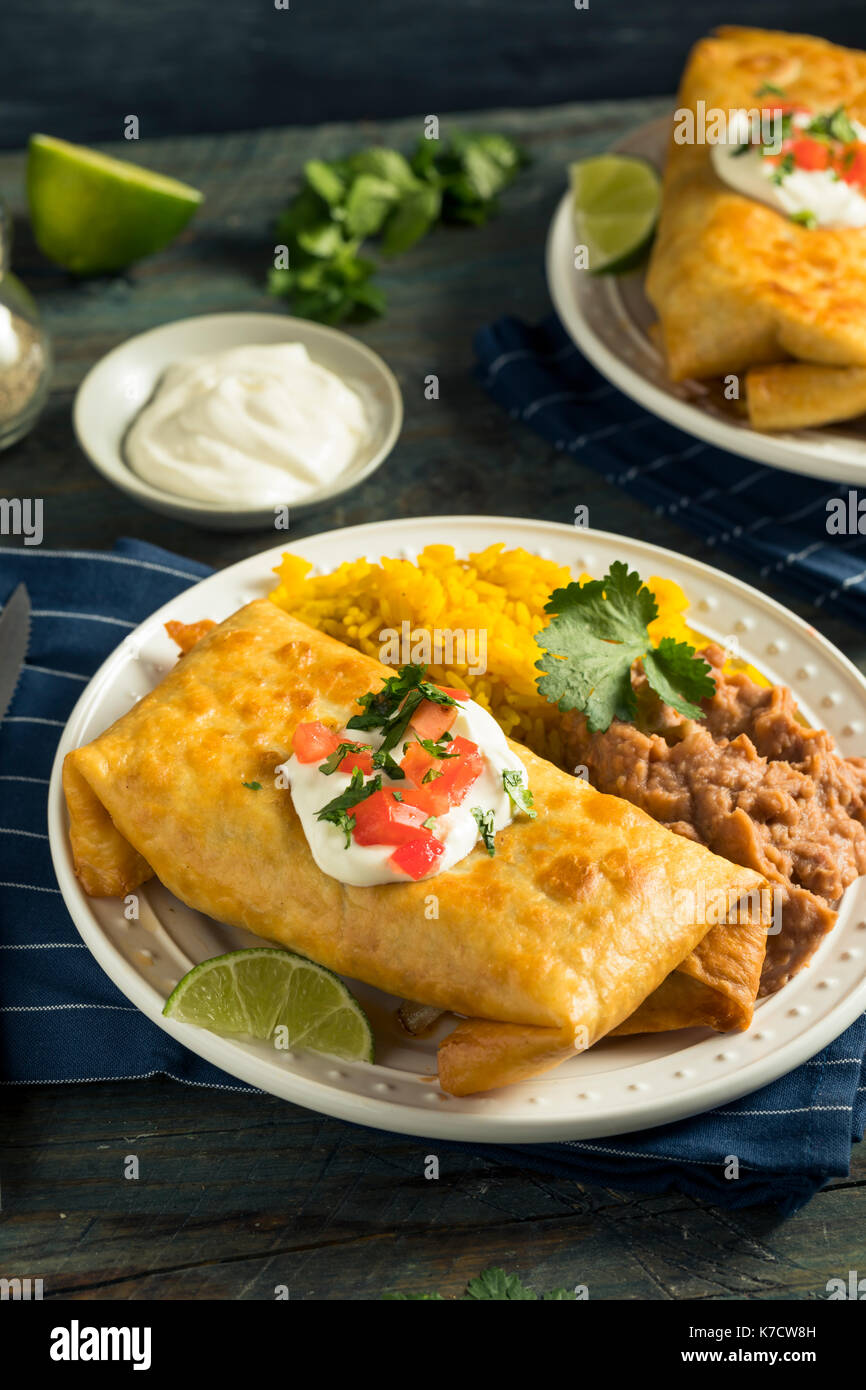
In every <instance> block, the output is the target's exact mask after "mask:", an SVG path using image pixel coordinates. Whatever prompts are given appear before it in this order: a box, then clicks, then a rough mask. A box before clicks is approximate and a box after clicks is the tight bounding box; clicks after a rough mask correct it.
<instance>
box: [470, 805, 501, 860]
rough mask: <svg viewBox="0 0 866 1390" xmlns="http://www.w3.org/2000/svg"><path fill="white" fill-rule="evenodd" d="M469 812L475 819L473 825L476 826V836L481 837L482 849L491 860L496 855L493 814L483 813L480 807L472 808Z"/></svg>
mask: <svg viewBox="0 0 866 1390" xmlns="http://www.w3.org/2000/svg"><path fill="white" fill-rule="evenodd" d="M471 810H472V815H473V816H474V818H475V824H476V825H477V826H478V834H479V835H480V836H481V839H482V841H483V842H484V848H485V849H486V850H487V853H488V854H489V855H490V858H491V859H492V858H493V856H494V854H495V853H496V825H495V820H494V815H493V812H492V811H484V810H482V808H481V807H480V806H473V807H472V808H471Z"/></svg>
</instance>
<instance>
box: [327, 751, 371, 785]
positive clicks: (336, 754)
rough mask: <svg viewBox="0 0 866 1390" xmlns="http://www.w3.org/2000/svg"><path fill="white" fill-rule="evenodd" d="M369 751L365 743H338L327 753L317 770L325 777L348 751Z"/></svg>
mask: <svg viewBox="0 0 866 1390" xmlns="http://www.w3.org/2000/svg"><path fill="white" fill-rule="evenodd" d="M371 751H372V750H371V749H370V747H369V745H368V744H366V743H340V744H338V745H337V747H336V748H335V749H334V751H333V753H329V754H328V756H327V758H326V759H325V761H324V762H323V763H321V764H320V765H319V771H320V772H321V773H322V774H323V775H324V776H325V777H330V776H331V774H332V773H334V772H336V771H337V768H338V767H339V766H340V763H341V762H342V761H343V759H344V758H346V757H348V755H349V754H350V753H369V752H371Z"/></svg>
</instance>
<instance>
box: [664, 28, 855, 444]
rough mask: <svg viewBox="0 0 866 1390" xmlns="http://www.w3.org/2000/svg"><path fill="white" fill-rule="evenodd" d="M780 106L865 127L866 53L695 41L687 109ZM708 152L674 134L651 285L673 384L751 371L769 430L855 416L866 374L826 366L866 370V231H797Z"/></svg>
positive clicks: (803, 43)
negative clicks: (836, 113)
mask: <svg viewBox="0 0 866 1390" xmlns="http://www.w3.org/2000/svg"><path fill="white" fill-rule="evenodd" d="M774 106H777V107H781V108H782V109H784V110H787V111H790V110H791V109H792V108H793V109H796V108H798V107H803V108H807V109H809V110H810V111H813V112H829V111H833V110H834V109H837V108H844V109H845V111H846V112H847V113H848V115H849V116H850V117H851V118H852V119H854V120H858V121H860V122H863V121H866V53H862V52H858V51H856V50H853V49H846V48H841V47H838V46H837V45H834V44H830V43H827V42H825V41H824V40H823V39H817V38H811V37H808V36H806V35H802V34H786V33H776V32H772V31H768V30H763V29H748V28H728V27H726V28H722V29H719V30H717V31H716V33H714V34H713V35H712V36H711V37H709V38H706V39H702V40H701V41H700V42H699V43H697V44H696V45H695V47H694V48H693V50H692V52H691V54H690V57H689V60H688V63H687V65H686V69H685V72H684V74H683V78H682V82H681V85H680V91H679V95H678V98H677V110H678V113H679V112H691V113H693V115H694V116H695V119H696V121H697V120H698V113H699V111H704V112H705V113H709V112H711V111H712V112H716V111H721V112H723V113H725V114H727V113H730V112H732V111H734V110H736V109H742V110H746V111H750V110H751V111H754V110H756V109H757V108H760V107H770V108H772V107H774ZM712 151H713V145H712V143H711V142H710V141H709V139H707V140H706V141H704V140H698V139H695V140H693V141H691V142H688V143H678V142H677V140H676V139H675V138H674V133H673V130H672V135H671V140H670V143H669V147H668V155H667V163H666V167H665V173H664V181H663V192H662V209H661V217H660V221H659V228H658V234H657V237H656V241H655V245H654V247H653V251H652V255H651V259H650V264H649V270H648V274H647V282H646V288H647V294H648V296H649V298H650V300H651V302H652V304H653V306H654V307H655V309H656V311H657V313H658V316H659V323H660V328H661V333H660V338H661V341H662V345H663V349H664V354H665V358H666V362H667V367H668V371H669V374H670V376H671V378H672V380H674V381H682V380H684V379H686V378H695V377H697V378H700V377H719V376H725V375H727V374H730V373H734V374H740V373H746V372H749V370H750V369H755V371H754V373H751V372H750V379H749V382H748V384H747V392H746V394H747V404H748V409H749V415H750V420H751V423H752V424H753V425H754V426H756V427H757V428H759V429H772V430H781V429H796V428H801V427H804V426H809V425H820V424H825V423H828V422H829V421H832V420H841V419H849V418H851V417H852V416H853V415H856V414H859V413H860V412H861V411H862V410H863V409H864V405H862V404H861V403H860V402H861V401H862V400H863V385H862V382H863V374H862V371H859V372H858V371H853V370H852V373H851V375H850V376H848V377H846V376H845V374H844V373H843V372H841V371H836V372H835V373H833V372H831V371H830V370H829V369H839V368H843V369H844V368H851V369H855V368H858V369H864V368H866V227H862V226H807V225H801V223H799V222H797V221H795V220H792V218H790V217H788V216H785V215H784V214H783V213H781V212H779V211H777V210H776V209H775V208H773V207H769V206H766V205H765V204H764V203H762V202H759V201H755V200H754V199H752V198H751V197H747V196H743V195H742V194H741V193H739V192H736V191H734V189H732V188H731V187H729V186H728V185H727V184H726V183H725V182H723V181H722V179H720V178H719V177H718V176H717V174H716V172H715V171H714V167H713V162H712ZM792 358H793V359H798V363H797V365H793V364H792V365H789V363H790V359H792ZM770 364H776V365H772V366H771V365H770Z"/></svg>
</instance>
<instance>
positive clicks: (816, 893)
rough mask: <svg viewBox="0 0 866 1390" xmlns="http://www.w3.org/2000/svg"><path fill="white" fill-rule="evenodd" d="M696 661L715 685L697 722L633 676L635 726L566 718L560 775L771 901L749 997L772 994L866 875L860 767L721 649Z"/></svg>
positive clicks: (777, 690)
mask: <svg viewBox="0 0 866 1390" xmlns="http://www.w3.org/2000/svg"><path fill="white" fill-rule="evenodd" d="M701 655H702V656H703V657H704V658H705V660H706V661H708V662H709V663H710V665H711V667H712V668H713V671H712V674H713V676H714V678H715V681H716V691H715V694H714V695H713V696H712V698H711V699H707V700H704V701H703V706H702V707H703V709H704V712H705V718H704V719H703V720H701V721H697V720H692V719H684V718H683V717H682V716H681V715H679V714H677V713H676V712H675V711H674V710H672V709H671V708H670V707H669V706H667V705H664V704H662V702H661V701H660V700H659V699H658V697H657V696H656V695H654V694H653V693H652V691H651V690H650V689H649V687H648V685H647V683H646V680H645V678H644V677H643V674H642V672H641V671H640V667H639V665H638V666H637V667H636V669H635V674H634V676H633V683H634V687H635V692H636V695H637V699H638V711H639V713H638V723H637V725H635V724H627V723H623V722H622V721H621V720H618V719H614V721H613V723H612V724H611V725H610V728H608V729H607V730H606V732H604V733H590V732H589V730H588V729H587V725H586V720H585V718H584V716H583V715H582V714H578V713H577V712H576V711H572V712H570V713H568V714H566V715H565V719H564V729H563V736H564V740H565V748H566V757H567V759H568V763H567V765H568V766H570V767H572V768H577V767H579V766H584V767H586V769H587V775H588V777H589V781H590V782H591V783H592V785H593V786H594V787H597V788H598V789H599V790H600V791H603V792H610V793H612V794H614V795H616V796H622V797H624V798H625V799H626V800H627V801H631V802H632V803H633V804H634V805H636V806H640V807H641V808H642V810H644V811H647V812H648V813H649V815H651V816H652V817H653V819H654V820H657V821H659V822H660V823H661V824H662V825H665V826H667V828H668V829H669V830H673V831H675V832H676V833H677V834H678V835H686V836H688V837H689V838H690V839H693V840H698V841H700V843H701V844H704V845H707V846H708V848H709V849H711V850H713V851H714V852H715V853H716V854H720V855H723V856H724V858H726V859H730V860H731V861H732V862H733V863H735V864H742V865H744V866H745V867H747V868H751V869H757V870H758V871H759V872H760V873H761V874H763V875H764V877H765V878H766V879H767V880H768V881H769V882H770V883H771V884H772V885H773V887H774V888H777V889H778V890H779V895H780V898H781V903H782V913H781V931H780V932H778V933H777V934H773V933H771V934H770V936H769V937H768V940H767V954H766V958H765V961H764V969H763V973H762V976H761V987H760V994H762V995H766V994H772V993H774V992H775V991H776V990H777V989H780V988H781V986H782V985H784V984H785V983H786V981H788V980H790V979H791V977H792V976H793V975H796V973H797V971H798V970H800V969H801V968H802V967H803V966H804V965H805V964H806V963H807V962H808V960H809V958H810V957H811V956H812V954H813V952H814V951H815V949H816V947H817V945H818V943H819V942H820V940H821V938H822V937H823V936H824V935H825V934H826V933H827V932H828V931H829V930H830V928H831V927H832V926H833V924H834V922H835V920H836V911H835V906H836V904H838V901H839V899H840V898H841V896H842V893H843V892H844V890H845V889H846V888H847V886H848V884H849V883H852V882H853V881H854V879H855V878H857V877H858V875H860V874H862V873H866V759H863V758H842V757H841V756H840V755H839V754H838V753H837V752H836V749H835V746H834V743H833V739H832V738H831V736H830V734H828V733H827V732H826V730H824V729H810V728H807V727H806V726H805V725H804V724H803V723H801V721H800V720H799V718H798V717H797V708H796V705H795V703H794V700H793V697H792V695H791V692H790V690H788V689H787V688H786V687H785V686H770V687H767V686H761V685H757V684H755V682H754V681H752V680H750V679H749V677H748V676H746V675H744V674H742V673H740V672H735V673H726V672H724V671H723V670H722V666H723V663H724V660H725V653H724V651H723V650H722V648H721V647H718V646H715V645H710V646H708V647H706V648H705V649H704V650H703V652H702V653H701Z"/></svg>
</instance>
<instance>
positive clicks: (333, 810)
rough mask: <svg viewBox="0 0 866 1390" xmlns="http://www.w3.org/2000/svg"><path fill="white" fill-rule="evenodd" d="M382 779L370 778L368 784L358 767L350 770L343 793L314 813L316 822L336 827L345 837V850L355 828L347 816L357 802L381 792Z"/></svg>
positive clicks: (351, 819)
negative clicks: (347, 782)
mask: <svg viewBox="0 0 866 1390" xmlns="http://www.w3.org/2000/svg"><path fill="white" fill-rule="evenodd" d="M381 788H382V778H381V777H371V779H370V781H369V782H365V781H364V774H363V772H362V771H361V769H360V768H359V767H356V768H353V769H352V780H351V782H350V783H349V785H348V787H347V788H346V790H345V791H344V792H341V794H340V795H339V796H335V797H334V800H333V801H329V802H328V804H327V806H323V807H322V809H321V811H317V812H316V820H324V821H329V822H330V823H331V825H336V826H338V827H339V829H340V830H342V831H343V834H344V835H345V836H346V849H348V848H349V845H350V844H351V842H352V831H353V830H354V828H355V817H354V816H351V815H349V812H350V811H351V809H352V807H353V806H357V805H358V802H359V801H366V799H367V797H368V796H372V795H373V793H374V792H378V791H381Z"/></svg>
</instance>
